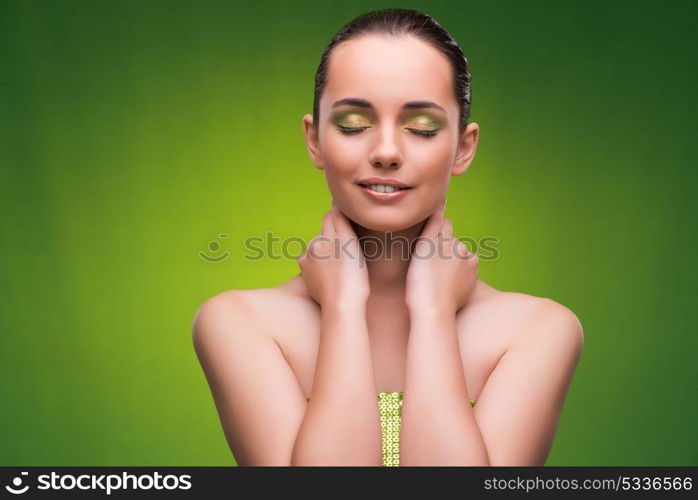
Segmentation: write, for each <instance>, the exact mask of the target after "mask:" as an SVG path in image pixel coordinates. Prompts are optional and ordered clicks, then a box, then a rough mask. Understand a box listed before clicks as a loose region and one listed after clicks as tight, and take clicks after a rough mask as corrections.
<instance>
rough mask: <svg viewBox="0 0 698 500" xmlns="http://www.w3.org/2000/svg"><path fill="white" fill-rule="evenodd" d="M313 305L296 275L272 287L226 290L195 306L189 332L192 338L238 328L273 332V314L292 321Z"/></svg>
mask: <svg viewBox="0 0 698 500" xmlns="http://www.w3.org/2000/svg"><path fill="white" fill-rule="evenodd" d="M299 285H300V286H299ZM315 308H316V303H315V302H314V301H313V300H312V299H311V298H310V297H308V296H307V294H305V293H304V288H303V286H302V285H301V283H300V281H299V276H296V277H294V278H292V279H290V280H288V281H286V282H285V283H282V284H281V285H279V286H276V287H270V288H254V289H231V290H226V291H224V292H221V293H219V294H217V295H214V296H213V297H211V298H209V299H207V300H206V301H205V302H204V303H203V304H202V305H201V306H200V307H199V308H198V310H197V311H196V314H195V315H194V321H193V326H192V335H193V337H194V340H195V342H196V339H197V338H198V337H202V336H208V337H211V336H225V337H227V336H230V335H234V334H235V333H236V332H239V331H245V332H248V333H250V332H251V333H255V334H259V335H264V334H270V335H273V333H274V331H275V325H274V324H273V321H274V319H275V318H283V319H284V320H285V321H289V322H292V321H293V319H294V317H297V316H299V315H303V314H304V313H313V312H315Z"/></svg>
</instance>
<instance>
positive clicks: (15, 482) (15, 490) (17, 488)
mask: <svg viewBox="0 0 698 500" xmlns="http://www.w3.org/2000/svg"><path fill="white" fill-rule="evenodd" d="M20 475H22V476H27V475H29V473H28V472H22V473H20ZM5 489H6V490H7V491H9V492H10V493H12V494H14V495H21V494H22V493H26V491H27V490H28V489H29V485H28V484H27V485H25V486H24V488H22V478H21V477H19V476H17V477H16V478H14V479H12V486H5Z"/></svg>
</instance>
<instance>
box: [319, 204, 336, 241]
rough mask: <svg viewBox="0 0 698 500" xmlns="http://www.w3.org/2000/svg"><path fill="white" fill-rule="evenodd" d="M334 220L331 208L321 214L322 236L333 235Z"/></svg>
mask: <svg viewBox="0 0 698 500" xmlns="http://www.w3.org/2000/svg"><path fill="white" fill-rule="evenodd" d="M334 234H335V230H334V221H333V220H332V210H330V211H329V212H326V213H325V215H323V216H322V236H327V237H330V236H334Z"/></svg>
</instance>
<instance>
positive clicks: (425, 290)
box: [405, 197, 478, 314]
mask: <svg viewBox="0 0 698 500" xmlns="http://www.w3.org/2000/svg"><path fill="white" fill-rule="evenodd" d="M445 203H446V198H445V197H444V201H443V203H442V204H441V205H440V206H439V207H438V208H437V209H436V210H435V211H434V213H432V215H431V216H430V217H429V219H428V220H427V222H426V224H425V225H424V228H423V229H422V233H421V235H420V237H419V240H418V241H417V243H416V245H415V246H414V251H413V254H412V257H411V260H410V266H409V269H408V270H407V283H406V292H405V294H406V295H405V300H406V303H407V306H408V308H409V310H410V312H413V311H415V310H424V309H425V308H426V309H429V310H432V309H437V310H440V311H445V312H448V313H449V314H450V313H455V312H457V311H458V310H459V309H461V308H462V307H463V306H465V304H466V302H467V301H468V298H469V296H470V294H471V293H472V291H473V289H474V288H475V284H476V282H477V276H478V274H477V268H478V257H477V254H476V253H471V252H470V251H469V250H468V247H467V246H466V245H465V244H464V243H462V242H461V241H460V240H458V238H454V237H453V223H452V222H451V220H450V219H446V218H445V217H444V216H443V214H444V207H445ZM439 233H441V235H440V236H439Z"/></svg>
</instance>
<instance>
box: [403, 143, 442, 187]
mask: <svg viewBox="0 0 698 500" xmlns="http://www.w3.org/2000/svg"><path fill="white" fill-rule="evenodd" d="M408 154H409V155H410V156H409V158H410V162H409V163H410V164H411V165H414V168H416V169H418V170H419V178H420V179H422V181H423V182H426V183H434V184H441V183H442V182H443V181H444V180H446V182H448V178H449V174H450V172H451V161H452V159H451V154H450V149H449V148H448V147H447V145H446V144H437V143H435V144H433V145H430V147H425V146H423V145H422V146H420V147H414V148H411V149H410V150H409V151H408Z"/></svg>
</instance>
